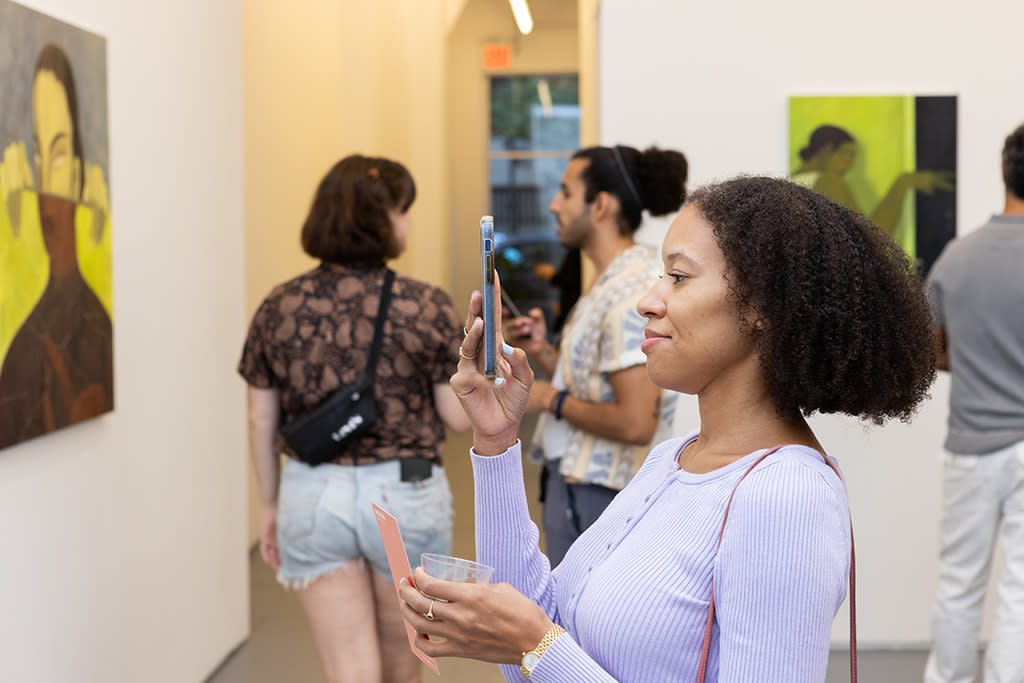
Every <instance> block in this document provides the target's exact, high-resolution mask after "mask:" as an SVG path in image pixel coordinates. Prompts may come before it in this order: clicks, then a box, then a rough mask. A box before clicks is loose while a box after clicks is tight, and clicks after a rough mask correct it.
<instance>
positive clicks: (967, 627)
mask: <svg viewBox="0 0 1024 683" xmlns="http://www.w3.org/2000/svg"><path fill="white" fill-rule="evenodd" d="M1002 171H1003V181H1004V183H1005V185H1006V200H1005V205H1004V209H1003V213H1001V214H996V215H994V216H992V218H991V219H990V220H989V222H988V223H986V224H985V225H983V226H981V228H979V229H978V230H975V231H974V232H972V233H970V234H969V235H967V236H965V237H962V238H960V239H958V240H956V241H954V242H952V243H950V244H949V246H948V247H947V248H946V250H945V251H944V252H943V253H942V255H941V256H940V257H939V260H938V261H936V263H935V267H934V268H933V269H932V271H931V274H930V275H929V278H928V294H929V296H930V299H931V304H932V312H933V315H934V318H935V327H936V332H937V336H938V339H939V343H940V351H939V358H938V367H939V369H941V370H948V371H949V372H950V374H951V375H952V384H951V390H950V410H949V431H948V434H947V436H946V443H945V448H946V451H947V454H946V459H945V471H944V480H943V513H942V530H941V541H940V555H939V587H938V595H937V599H936V605H935V614H934V624H933V632H934V640H935V642H934V645H933V648H932V653H931V656H930V657H929V658H928V665H927V668H926V670H925V675H924V680H925V681H926V683H954V682H956V683H959V682H960V681H963V682H965V683H973V681H974V680H975V673H976V670H977V667H978V636H979V633H980V630H981V619H982V610H983V607H984V602H985V588H986V587H987V585H988V579H989V573H990V569H991V561H992V558H993V549H994V547H995V545H996V544H997V542H998V545H999V546H1000V549H1001V551H1002V557H1003V566H1002V567H1001V568H1000V572H999V575H1000V576H999V586H998V589H997V596H998V604H997V606H996V610H995V615H996V617H995V622H994V624H993V627H992V635H991V638H990V640H989V645H988V648H987V651H986V653H985V665H984V669H985V673H984V676H983V680H985V681H1020V680H1022V679H1021V676H1022V675H1024V648H1021V644H1022V643H1024V270H1022V269H1021V263H1024V125H1021V126H1019V127H1018V128H1017V129H1016V130H1015V131H1013V132H1012V133H1010V135H1009V136H1008V137H1007V138H1006V142H1005V144H1004V146H1003V158H1002Z"/></svg>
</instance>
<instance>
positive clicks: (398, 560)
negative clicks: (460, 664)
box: [373, 503, 441, 674]
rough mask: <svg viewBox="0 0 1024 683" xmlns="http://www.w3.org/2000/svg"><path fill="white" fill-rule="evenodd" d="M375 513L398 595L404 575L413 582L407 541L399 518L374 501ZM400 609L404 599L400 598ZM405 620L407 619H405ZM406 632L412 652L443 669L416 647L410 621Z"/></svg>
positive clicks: (436, 671) (429, 664) (426, 662)
mask: <svg viewBox="0 0 1024 683" xmlns="http://www.w3.org/2000/svg"><path fill="white" fill-rule="evenodd" d="M373 514H374V516H375V517H376V518H377V526H378V527H379V528H380V535H381V537H382V538H383V539H384V552H386V553H387V556H388V568H389V569H391V580H392V581H394V582H395V595H396V596H397V595H398V582H399V581H401V580H402V578H403V577H405V578H407V579H409V583H412V567H410V566H409V556H408V555H406V554H405V543H403V542H402V531H401V530H400V529H399V528H398V520H397V519H395V518H394V516H393V515H391V514H388V512H387V511H386V510H385V509H384V508H382V507H381V506H379V505H377V504H376V503H373ZM398 605H399V609H401V605H402V599H401V598H398ZM403 621H405V620H404V619H403ZM405 633H406V635H407V636H409V648H410V649H411V650H412V653H413V654H414V655H416V656H417V657H419V658H420V659H421V660H422V661H423V663H424V664H426V665H427V666H428V667H430V670H431V671H433V672H434V673H436V674H440V673H441V671H440V669H438V667H437V660H436V659H434V658H433V657H431V656H430V655H428V654H427V653H425V652H424V651H423V650H421V649H419V648H418V647H416V631H415V630H413V627H412V625H411V624H409V622H408V621H406V622H405Z"/></svg>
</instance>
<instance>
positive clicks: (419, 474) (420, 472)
mask: <svg viewBox="0 0 1024 683" xmlns="http://www.w3.org/2000/svg"><path fill="white" fill-rule="evenodd" d="M398 462H399V464H400V467H401V479H402V481H404V482H417V481H426V480H427V479H430V478H431V477H432V476H434V469H433V463H431V462H430V461H429V460H427V459H426V458H419V457H412V458H402V459H401V460H399V461H398Z"/></svg>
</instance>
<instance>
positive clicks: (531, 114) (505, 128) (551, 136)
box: [488, 74, 580, 322]
mask: <svg viewBox="0 0 1024 683" xmlns="http://www.w3.org/2000/svg"><path fill="white" fill-rule="evenodd" d="M490 100H491V130H490V147H489V152H488V157H489V165H490V178H491V214H492V215H493V216H494V231H495V243H496V257H497V267H498V272H499V274H500V275H501V283H502V286H503V287H504V290H505V293H506V294H507V295H508V296H509V298H511V299H512V301H513V302H514V303H515V304H516V306H517V307H518V308H519V310H520V311H522V312H523V313H526V312H527V311H528V310H529V309H530V308H533V307H534V306H539V307H540V308H542V309H544V311H545V312H546V314H547V315H548V320H549V322H550V321H551V320H552V318H553V316H557V315H558V313H559V312H558V310H557V302H558V300H559V296H558V291H557V290H556V289H555V288H553V287H552V286H551V285H550V284H549V281H550V279H551V277H552V276H553V275H554V274H555V272H556V271H557V270H558V268H559V266H561V264H562V261H563V259H564V258H565V249H564V248H563V247H562V245H561V244H560V243H559V241H558V237H557V235H556V234H555V221H554V218H553V217H552V216H551V214H549V213H548V204H549V203H550V201H551V198H552V196H554V194H555V192H557V191H558V190H559V186H560V183H561V180H562V173H563V172H564V171H565V166H566V164H568V163H569V159H570V157H571V156H572V154H573V153H574V152H575V151H576V149H577V148H578V147H579V140H580V106H579V81H578V78H577V77H576V75H575V74H573V75H549V76H540V75H535V76H499V77H493V78H491V97H490Z"/></svg>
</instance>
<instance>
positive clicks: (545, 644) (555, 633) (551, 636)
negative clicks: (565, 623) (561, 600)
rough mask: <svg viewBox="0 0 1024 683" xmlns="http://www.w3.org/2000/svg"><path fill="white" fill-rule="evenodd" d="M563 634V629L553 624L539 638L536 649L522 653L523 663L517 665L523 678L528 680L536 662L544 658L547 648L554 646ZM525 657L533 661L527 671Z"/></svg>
mask: <svg viewBox="0 0 1024 683" xmlns="http://www.w3.org/2000/svg"><path fill="white" fill-rule="evenodd" d="M563 633H565V629H564V628H562V627H561V626H559V625H558V624H555V625H554V626H552V627H551V628H550V629H548V632H547V633H545V634H544V637H543V638H541V640H540V642H539V643H538V644H537V647H535V648H533V649H532V650H530V651H529V652H524V653H523V661H522V664H520V665H519V671H521V672H522V674H523V675H524V676H526V677H527V678H529V677H530V674H531V673H532V671H533V667H534V666H536V665H537V661H538V660H539V659H540V658H541V657H543V656H544V653H545V652H547V651H548V648H549V647H551V646H552V645H553V644H554V642H555V641H556V640H558V637H559V636H560V635H562V634H563ZM527 655H532V657H531V659H532V660H533V665H532V666H530V668H529V669H528V668H526V659H527Z"/></svg>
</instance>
